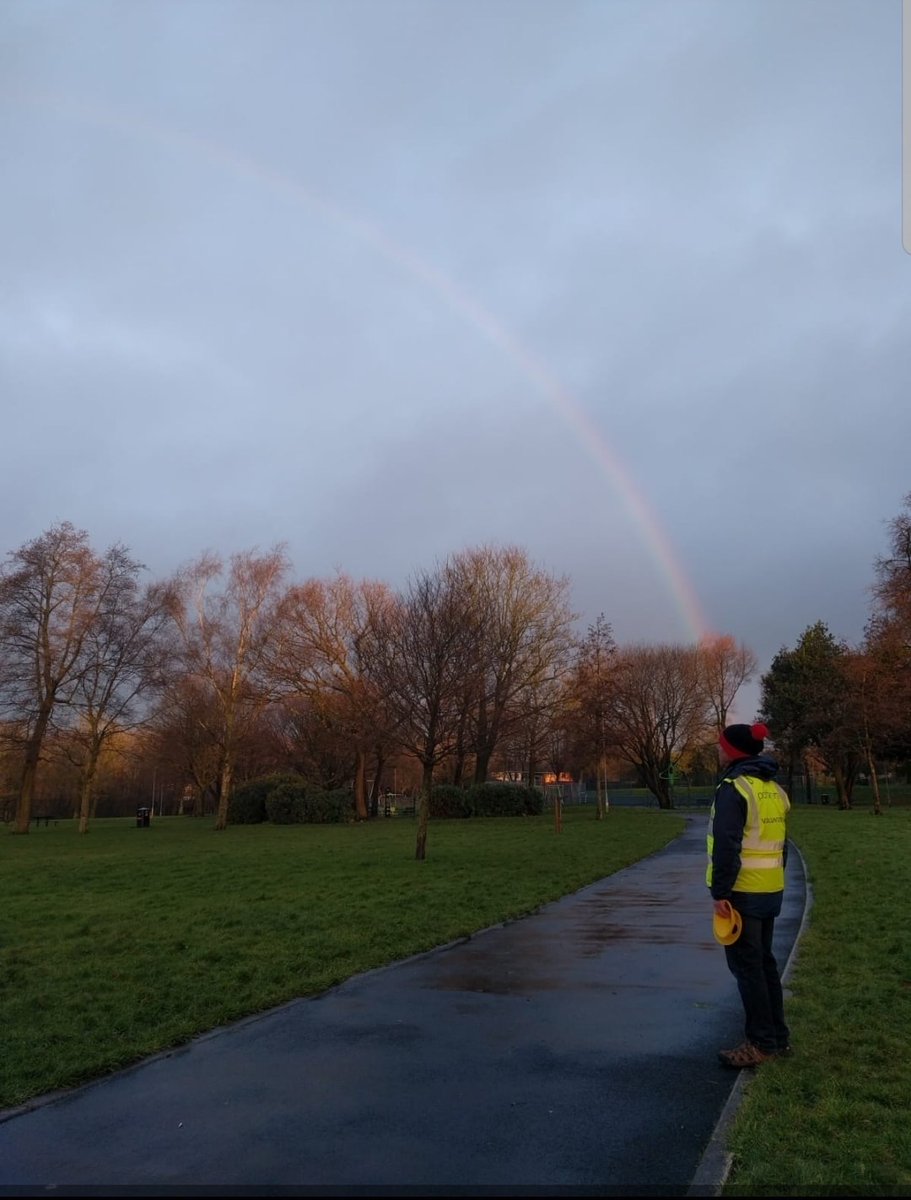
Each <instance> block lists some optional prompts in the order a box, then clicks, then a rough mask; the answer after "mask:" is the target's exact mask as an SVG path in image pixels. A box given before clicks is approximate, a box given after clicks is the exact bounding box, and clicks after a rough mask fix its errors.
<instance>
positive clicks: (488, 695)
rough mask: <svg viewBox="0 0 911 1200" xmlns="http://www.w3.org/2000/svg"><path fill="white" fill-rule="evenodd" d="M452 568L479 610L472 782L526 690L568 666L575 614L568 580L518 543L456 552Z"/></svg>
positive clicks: (481, 777) (483, 773) (479, 777)
mask: <svg viewBox="0 0 911 1200" xmlns="http://www.w3.org/2000/svg"><path fill="white" fill-rule="evenodd" d="M452 570H453V571H454V573H455V576H456V579H457V584H458V586H459V587H460V589H461V590H462V593H463V595H464V596H465V597H466V598H468V597H471V598H472V601H473V603H474V605H475V609H476V611H475V621H474V623H475V627H476V628H477V630H478V634H479V637H478V643H477V646H476V653H477V670H476V672H472V673H471V675H469V676H468V679H469V680H471V679H474V680H475V681H476V685H477V688H478V695H477V701H476V709H475V735H474V748H475V782H476V783H483V782H484V781H485V780H486V779H487V775H488V772H489V769H490V760H491V757H492V756H493V754H494V751H495V750H496V747H497V744H498V742H499V741H500V739H501V738H502V737H503V736H504V735H505V734H507V733H508V732H509V723H510V721H511V720H515V719H516V717H517V716H518V715H519V714H520V712H521V709H522V703H523V701H522V698H523V696H524V695H527V694H530V693H532V692H533V691H534V690H535V689H536V688H539V687H541V686H544V685H545V684H546V682H547V681H548V680H549V679H554V678H558V677H560V676H562V674H563V672H564V671H565V667H566V658H567V655H568V653H569V650H570V647H571V645H572V632H571V626H572V622H573V620H574V619H575V614H574V613H572V612H571V611H570V607H569V602H568V592H569V581H568V580H567V579H565V578H559V579H558V578H555V577H554V576H552V575H550V574H548V573H547V572H546V571H543V570H541V569H540V568H537V567H535V566H534V565H533V564H532V563H531V562H530V560H529V558H528V555H527V553H526V552H525V551H524V550H522V549H520V548H518V547H515V546H507V547H503V548H497V547H491V546H483V547H480V548H477V549H471V550H466V551H463V552H462V553H461V554H458V555H456V556H455V557H454V558H453V560H452Z"/></svg>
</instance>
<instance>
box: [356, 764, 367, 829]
mask: <svg viewBox="0 0 911 1200" xmlns="http://www.w3.org/2000/svg"><path fill="white" fill-rule="evenodd" d="M354 816H355V819H356V820H358V821H366V820H367V754H366V751H365V750H363V749H362V748H361V747H358V751H357V766H356V767H355V769H354Z"/></svg>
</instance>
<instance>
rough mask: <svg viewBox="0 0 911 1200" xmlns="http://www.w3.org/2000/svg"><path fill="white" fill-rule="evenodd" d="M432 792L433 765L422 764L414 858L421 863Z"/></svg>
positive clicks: (425, 850) (423, 856)
mask: <svg viewBox="0 0 911 1200" xmlns="http://www.w3.org/2000/svg"><path fill="white" fill-rule="evenodd" d="M432 790H433V763H432V762H430V763H427V762H425V763H424V770H423V774H422V777H421V803H420V810H419V812H418V837H417V843H416V844H415V848H414V857H415V858H416V859H417V860H418V862H423V861H424V859H425V858H426V857H427V824H428V821H429V820H430V793H431V791H432Z"/></svg>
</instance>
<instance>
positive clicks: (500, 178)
mask: <svg viewBox="0 0 911 1200" xmlns="http://www.w3.org/2000/svg"><path fill="white" fill-rule="evenodd" d="M901 16H902V10H901V3H900V0H856V2H854V0H850V2H846V0H779V2H776V0H595V2H592V3H588V2H581V0H407V2H406V0H284V2H278V0H246V2H244V0H237V2H231V0H171V2H164V0H134V2H130V3H126V2H124V0H112V2H101V0H68V2H56V3H52V2H46V0H0V162H2V165H3V184H2V188H0V389H2V390H0V396H2V404H3V421H2V424H0V439H2V440H0V552H2V553H6V552H7V551H9V550H12V549H15V548H16V547H17V546H19V545H21V544H22V543H23V542H24V541H26V540H28V539H30V538H32V537H35V536H37V535H39V534H40V533H42V532H43V531H44V530H46V529H47V528H49V527H50V526H51V525H52V524H54V523H55V522H57V521H60V520H69V521H72V522H73V523H74V524H75V525H77V526H78V527H80V528H84V529H86V530H87V531H88V532H89V534H90V536H91V539H92V541H93V543H94V544H95V545H96V547H97V548H98V549H99V550H101V549H104V548H106V547H107V546H108V545H110V544H111V543H112V542H115V541H120V542H124V543H126V545H127V546H128V547H129V548H130V549H131V550H132V552H133V553H134V555H135V556H136V557H138V558H139V559H141V560H142V561H143V562H144V563H146V564H147V565H148V567H149V569H150V572H151V574H152V575H153V576H155V577H158V576H162V575H164V574H166V573H169V572H170V571H171V570H173V569H174V568H175V567H177V566H179V565H180V564H182V563H184V562H186V561H187V560H189V559H191V558H193V557H196V556H197V555H198V554H199V553H200V552H202V551H203V550H207V549H212V550H216V551H219V552H221V553H223V554H225V555H228V554H230V553H232V552H234V551H237V550H246V549H252V548H254V547H259V548H260V549H266V548H269V547H271V546H272V545H273V544H275V543H276V542H285V543H287V548H288V552H289V554H290V557H291V560H292V562H293V564H294V574H295V577H296V578H300V579H304V578H308V577H311V576H326V575H329V574H331V573H332V572H333V571H334V570H335V569H336V568H337V567H340V568H342V569H344V570H346V571H348V572H349V573H350V574H352V575H353V576H355V577H357V578H361V577H367V578H377V579H383V580H385V581H387V582H388V583H390V584H392V585H393V586H396V587H398V586H401V585H403V584H404V583H405V582H406V580H407V577H408V576H409V574H410V573H411V572H413V571H414V570H416V569H419V568H424V567H433V566H434V564H435V563H436V562H437V561H438V560H441V559H442V558H444V557H445V556H447V555H448V554H450V553H452V552H455V551H458V550H461V549H463V548H465V547H466V546H471V545H479V544H482V543H494V544H500V545H504V544H514V545H520V546H524V547H525V548H526V549H527V551H528V552H529V554H530V556H531V557H532V558H533V559H534V561H535V562H537V563H538V564H539V565H540V566H542V567H545V568H547V569H549V570H551V571H553V572H554V573H556V574H561V575H562V574H565V575H568V576H569V577H570V579H571V581H572V598H573V603H574V605H575V608H576V609H577V611H578V612H579V613H580V627H582V628H584V626H585V625H586V624H587V623H588V622H590V621H593V620H594V619H595V618H596V617H597V615H598V613H599V612H602V611H603V612H604V614H605V617H606V618H607V620H609V621H610V622H611V623H612V625H613V629H614V633H615V636H616V637H617V640H618V641H619V642H621V643H629V642H635V641H671V642H679V641H692V640H693V638H694V636H695V632H696V629H697V626H698V625H699V624H700V623H701V624H702V625H704V626H705V627H710V628H712V629H714V630H716V631H718V632H723V633H730V634H733V635H734V636H735V637H737V638H738V639H742V640H744V641H745V642H747V643H748V644H749V645H750V646H752V648H753V649H754V650H755V651H756V652H757V654H758V655H759V657H760V663H761V667H762V669H763V670H765V669H767V667H768V664H769V662H770V661H771V658H772V656H773V655H774V653H775V652H776V651H777V650H778V649H779V648H780V647H781V646H782V645H789V646H792V645H793V644H794V643H795V642H796V641H797V639H798V637H799V636H800V634H801V633H802V631H803V630H804V628H806V626H807V625H809V624H812V623H813V622H814V621H816V620H824V621H826V622H827V623H828V625H829V627H830V629H831V630H832V632H833V633H834V634H835V635H836V636H839V637H844V638H847V639H848V640H849V641H856V640H858V639H859V638H860V637H861V635H862V632H863V626H864V622H865V620H866V618H867V615H868V613H869V590H868V589H869V586H870V584H871V582H872V578H873V560H874V558H875V557H876V555H877V554H879V553H882V552H883V551H884V550H885V548H886V545H887V543H886V531H885V523H886V521H887V520H888V519H890V518H891V517H893V516H895V515H896V514H897V513H898V512H899V511H900V508H901V501H902V497H903V496H904V495H905V494H906V493H908V492H909V491H911V401H909V387H908V385H909V380H911V338H909V327H911V256H909V255H907V254H906V253H905V252H904V251H903V249H902V239H901V98H902V94H901ZM687 596H688V597H689V600H688V601H687ZM697 611H698V617H697V615H696V614H697ZM754 694H755V690H754V692H750V693H749V694H747V695H746V696H745V698H744V700H743V705H744V711H741V712H739V713H738V714H736V715H739V716H740V717H741V718H742V719H751V718H752V716H753V711H752V705H753V697H754ZM746 709H749V711H746Z"/></svg>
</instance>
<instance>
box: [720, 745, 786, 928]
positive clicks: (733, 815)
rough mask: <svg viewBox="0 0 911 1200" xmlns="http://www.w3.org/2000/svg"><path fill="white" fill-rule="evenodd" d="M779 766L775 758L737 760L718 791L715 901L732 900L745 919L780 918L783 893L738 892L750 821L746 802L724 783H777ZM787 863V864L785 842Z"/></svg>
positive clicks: (730, 786) (762, 757)
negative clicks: (744, 779) (742, 779)
mask: <svg viewBox="0 0 911 1200" xmlns="http://www.w3.org/2000/svg"><path fill="white" fill-rule="evenodd" d="M777 774H778V763H777V762H776V761H775V760H774V759H773V758H765V757H764V756H759V757H758V758H738V759H737V761H736V762H732V763H731V764H730V766H728V767H727V768H725V771H724V775H723V776H722V782H721V783H719V785H718V787H717V788H716V790H715V819H714V822H713V824H712V835H713V836H714V839H715V843H714V846H713V848H712V887H711V893H712V899H713V900H730V902H731V904H733V906H734V908H736V909H737V911H738V912H739V913H741V915H743V916H745V917H761V918H764V917H777V916H778V914H779V913H780V912H781V898H782V895H783V893H782V892H735V891H734V890H733V887H734V882H735V880H736V879H737V876H738V875H739V874H740V848H741V845H742V844H743V829H744V826H745V825H746V821H747V802H746V800H745V799H744V798H743V796H741V794H740V792H738V791H737V789H736V788H735V787H734V785H733V784H732V783H725V782H724V780H725V779H731V778H736V777H737V776H738V775H753V776H756V777H758V778H759V779H774V778H775V777H776V775H777ZM784 861H785V864H787V861H788V844H787V842H785V847H784Z"/></svg>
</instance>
